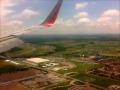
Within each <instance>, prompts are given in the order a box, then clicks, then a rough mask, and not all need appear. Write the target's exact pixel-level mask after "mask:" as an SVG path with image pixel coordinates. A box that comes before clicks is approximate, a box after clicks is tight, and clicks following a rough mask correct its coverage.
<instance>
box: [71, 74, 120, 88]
mask: <svg viewBox="0 0 120 90" xmlns="http://www.w3.org/2000/svg"><path fill="white" fill-rule="evenodd" d="M72 78H75V79H79V80H82V81H85V80H87V79H90V78H93V79H95V80H94V81H93V82H91V83H92V84H95V85H98V86H102V87H108V86H110V85H120V81H116V80H112V79H108V78H105V77H101V76H95V75H89V74H84V73H81V74H77V75H75V76H72Z"/></svg>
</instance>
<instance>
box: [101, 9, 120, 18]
mask: <svg viewBox="0 0 120 90" xmlns="http://www.w3.org/2000/svg"><path fill="white" fill-rule="evenodd" d="M116 16H117V17H118V16H120V12H119V11H118V10H115V9H111V10H107V11H105V12H104V13H103V14H102V17H116Z"/></svg>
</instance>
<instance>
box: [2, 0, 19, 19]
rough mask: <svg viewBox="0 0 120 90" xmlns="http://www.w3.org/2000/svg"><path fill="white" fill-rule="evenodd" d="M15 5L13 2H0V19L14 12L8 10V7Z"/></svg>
mask: <svg viewBox="0 0 120 90" xmlns="http://www.w3.org/2000/svg"><path fill="white" fill-rule="evenodd" d="M16 4H17V3H15V2H13V0H0V11H1V13H0V17H5V16H7V15H8V14H10V13H13V12H15V11H14V10H11V9H8V7H12V6H15V5H16Z"/></svg>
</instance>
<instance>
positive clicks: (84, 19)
mask: <svg viewBox="0 0 120 90" xmlns="http://www.w3.org/2000/svg"><path fill="white" fill-rule="evenodd" d="M78 22H79V23H88V22H90V19H89V18H81V19H79V20H78Z"/></svg>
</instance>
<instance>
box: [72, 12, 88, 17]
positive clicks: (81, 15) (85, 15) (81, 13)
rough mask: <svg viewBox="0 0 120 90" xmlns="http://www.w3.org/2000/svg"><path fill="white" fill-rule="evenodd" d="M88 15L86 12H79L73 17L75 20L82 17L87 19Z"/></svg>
mask: <svg viewBox="0 0 120 90" xmlns="http://www.w3.org/2000/svg"><path fill="white" fill-rule="evenodd" d="M87 16H88V13H87V12H80V13H78V14H77V15H75V16H74V17H75V18H83V17H87Z"/></svg>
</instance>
